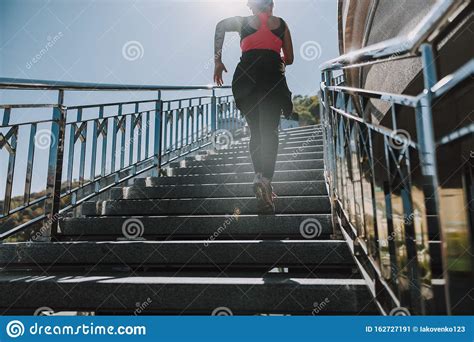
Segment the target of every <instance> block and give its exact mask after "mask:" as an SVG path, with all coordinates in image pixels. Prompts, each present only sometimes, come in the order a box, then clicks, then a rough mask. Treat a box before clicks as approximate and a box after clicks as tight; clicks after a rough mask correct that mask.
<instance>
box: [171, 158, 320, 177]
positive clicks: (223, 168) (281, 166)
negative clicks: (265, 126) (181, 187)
mask: <svg viewBox="0 0 474 342" xmlns="http://www.w3.org/2000/svg"><path fill="white" fill-rule="evenodd" d="M323 168H324V162H323V161H322V160H295V161H285V162H279V163H277V165H276V170H277V171H287V170H308V169H323ZM253 171H254V168H253V165H252V164H251V163H237V164H228V165H213V164H207V163H206V162H205V161H204V162H196V163H193V164H192V165H190V166H186V167H175V168H173V170H170V173H169V174H170V175H175V176H182V175H188V174H209V173H232V172H253Z"/></svg>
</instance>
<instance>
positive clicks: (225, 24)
mask: <svg viewBox="0 0 474 342" xmlns="http://www.w3.org/2000/svg"><path fill="white" fill-rule="evenodd" d="M241 26H242V17H232V18H227V19H224V20H222V21H220V22H219V23H218V24H217V26H216V34H215V37H214V59H215V61H221V60H222V49H223V47H224V39H225V33H226V32H240V27H241Z"/></svg>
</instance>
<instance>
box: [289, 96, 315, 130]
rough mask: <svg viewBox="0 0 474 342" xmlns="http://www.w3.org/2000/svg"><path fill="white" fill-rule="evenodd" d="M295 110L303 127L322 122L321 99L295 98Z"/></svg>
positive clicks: (312, 97) (311, 97) (309, 97)
mask: <svg viewBox="0 0 474 342" xmlns="http://www.w3.org/2000/svg"><path fill="white" fill-rule="evenodd" d="M293 106H294V108H293V110H294V112H295V113H296V114H298V116H299V122H300V125H301V126H308V125H314V124H318V123H319V122H320V115H319V114H320V113H319V97H318V96H307V95H305V96H302V95H296V96H294V97H293Z"/></svg>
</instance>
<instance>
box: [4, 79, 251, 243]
mask: <svg viewBox="0 0 474 342" xmlns="http://www.w3.org/2000/svg"><path fill="white" fill-rule="evenodd" d="M228 88H229V87H220V88H215V87H212V86H139V85H138V86H137V85H117V84H89V83H73V82H52V81H37V80H22V79H4V78H0V90H4V91H5V92H8V91H18V90H19V91H34V92H41V91H48V92H50V91H57V94H58V101H57V102H56V103H53V104H33V105H31V104H8V105H0V114H2V116H1V118H2V121H1V122H0V123H1V125H0V152H4V154H3V155H0V158H2V157H3V159H1V160H2V164H3V166H4V167H6V179H5V182H4V183H3V184H1V188H0V193H2V192H3V194H4V199H3V202H0V203H1V204H2V205H1V206H0V241H1V240H3V239H5V238H8V237H10V236H12V235H15V234H17V233H20V232H24V231H25V230H27V229H30V228H32V229H36V230H38V229H40V231H41V234H39V235H38V234H36V235H37V236H41V238H42V239H44V240H50V239H51V237H52V236H54V235H55V234H56V233H57V232H58V222H59V218H60V217H61V215H62V214H63V213H64V212H65V211H67V210H70V209H72V208H74V207H76V206H78V205H80V204H81V203H83V202H84V201H86V200H88V199H90V198H92V197H94V196H97V195H98V194H101V193H103V192H104V191H106V190H108V189H110V188H111V187H113V186H116V185H118V184H120V183H122V182H125V181H127V180H129V179H131V178H133V177H135V176H137V175H139V174H142V173H144V172H150V173H151V174H152V175H155V176H156V175H159V174H160V169H161V168H162V167H163V166H165V165H167V164H168V163H169V162H171V161H173V160H176V159H178V158H181V157H183V156H184V155H187V154H189V153H192V152H194V151H196V150H197V149H199V148H202V147H203V146H206V145H210V144H212V141H213V139H216V138H217V137H216V134H217V135H219V134H221V133H222V132H228V131H229V132H230V134H232V132H233V131H235V130H237V129H240V128H241V127H242V126H243V125H244V121H243V119H242V118H241V116H240V113H239V111H238V109H237V108H236V106H235V102H234V100H233V97H232V96H229V95H224V96H221V95H219V96H218V95H217V94H216V92H220V91H223V90H226V89H228ZM203 90H207V91H210V92H211V94H210V95H206V96H197V97H190V98H185V99H177V100H163V99H162V96H161V95H162V92H165V91H169V92H171V91H203ZM67 92H75V93H77V92H84V93H85V92H100V93H102V92H103V93H104V94H105V93H106V92H116V93H120V94H123V92H126V93H127V94H128V95H133V96H134V97H138V96H144V95H143V94H144V92H148V94H150V92H153V93H152V94H155V95H154V99H152V100H131V101H126V102H113V103H100V104H92V105H79V106H66V105H65V101H64V98H65V94H66V93H67ZM24 110H29V111H33V112H34V111H35V110H42V111H45V110H46V111H49V113H50V114H49V118H46V119H42V120H35V119H34V117H35V116H34V115H32V114H30V115H28V118H27V119H26V120H21V119H17V118H16V114H17V112H18V113H19V112H21V111H24ZM19 116H20V117H23V115H19ZM32 118H33V119H32ZM20 144H25V145H24V147H23V149H21V150H22V151H25V154H24V155H23V154H22V155H19V153H18V151H19V150H20V148H19V147H20V146H19V145H20ZM42 150H43V151H42ZM5 151H6V152H7V153H5ZM5 156H6V158H5ZM4 161H6V162H4ZM19 164H24V165H26V167H25V170H24V172H22V174H21V175H20V174H19V173H18V170H19V169H20V167H18V165H19ZM38 170H45V171H46V172H45V175H44V178H45V179H43V181H45V186H44V191H42V192H36V193H33V192H32V180H33V178H34V177H35V176H36V173H37V172H38ZM39 173H41V172H39ZM19 186H20V187H21V188H22V189H24V191H23V194H22V195H21V196H15V197H14V196H12V194H13V193H15V192H16V193H18V191H14V187H19ZM17 189H18V188H17ZM17 189H16V190H17ZM20 197H21V198H20Z"/></svg>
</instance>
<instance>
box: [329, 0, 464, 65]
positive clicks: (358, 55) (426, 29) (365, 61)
mask: <svg viewBox="0 0 474 342" xmlns="http://www.w3.org/2000/svg"><path fill="white" fill-rule="evenodd" d="M468 5H469V1H466V2H464V1H459V0H440V1H439V2H438V3H437V4H436V5H434V7H433V8H432V9H431V10H430V12H429V13H428V14H427V15H426V17H425V18H424V19H423V20H422V21H421V22H420V23H419V24H418V25H417V27H416V28H415V29H414V30H413V31H412V32H410V33H409V34H407V35H405V36H403V37H397V38H392V39H388V40H385V41H383V42H380V43H377V44H373V45H370V46H367V47H364V48H361V49H359V50H356V51H352V52H350V53H347V54H345V55H342V56H340V57H338V58H335V59H332V60H329V61H327V62H325V63H323V64H322V65H321V66H320V69H321V70H322V71H329V70H338V69H343V68H352V67H358V66H360V65H370V64H375V63H381V62H386V61H387V60H395V59H401V58H406V57H409V56H415V55H416V54H418V50H419V47H420V46H421V44H422V43H424V42H427V41H428V38H429V39H430V40H432V39H434V38H435V37H437V36H438V35H439V34H440V33H441V32H442V29H443V27H444V26H446V25H447V24H448V23H449V22H451V21H452V20H453V16H456V15H458V14H459V13H460V12H461V11H462V10H463V9H464V8H466V7H467V6H468Z"/></svg>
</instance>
